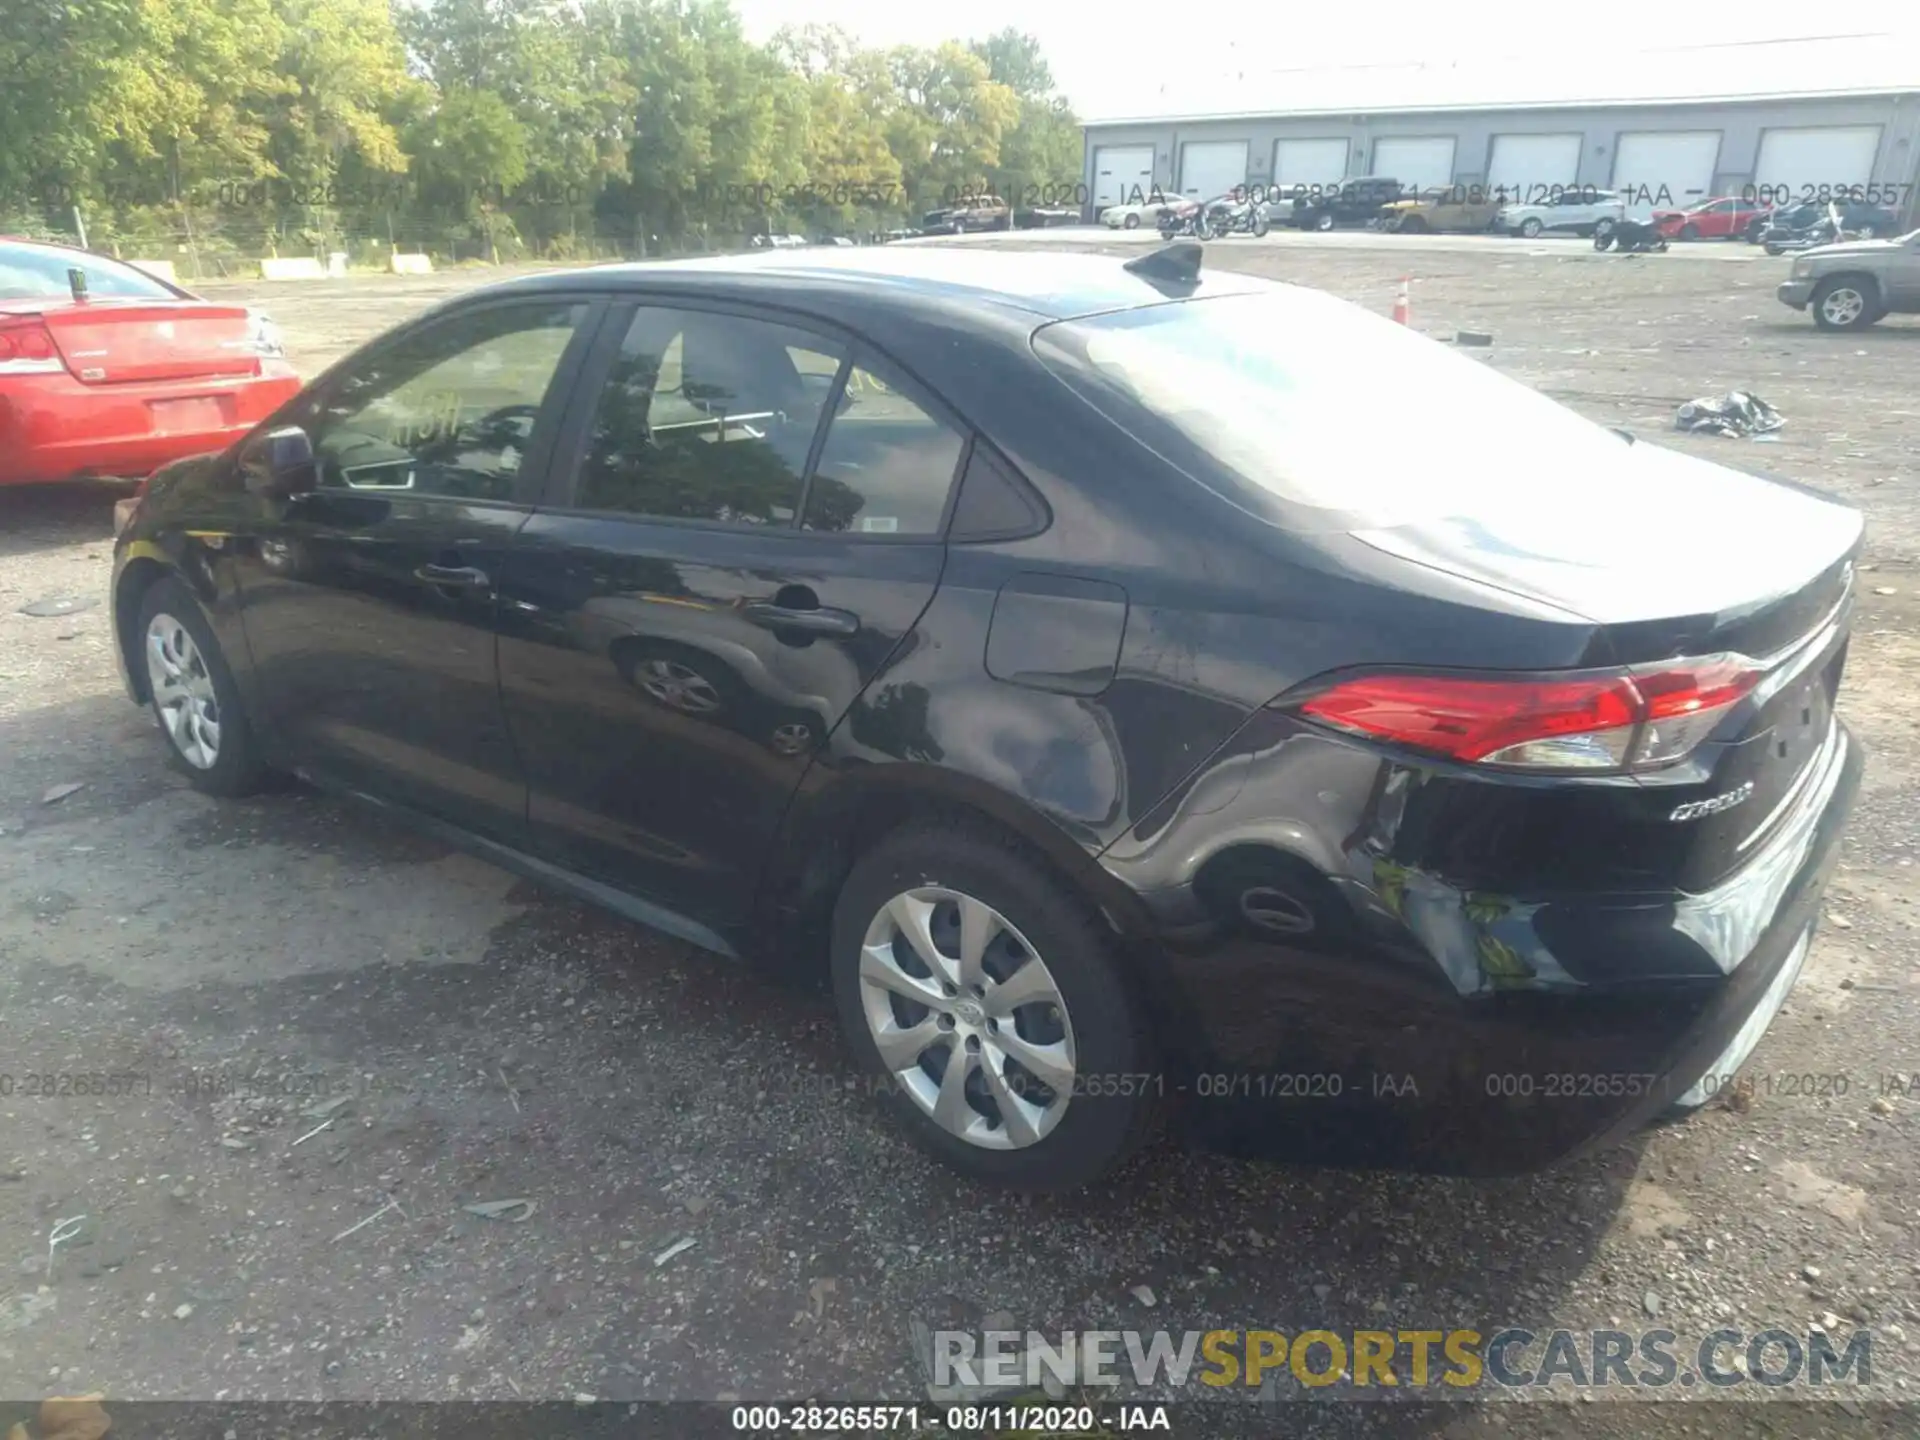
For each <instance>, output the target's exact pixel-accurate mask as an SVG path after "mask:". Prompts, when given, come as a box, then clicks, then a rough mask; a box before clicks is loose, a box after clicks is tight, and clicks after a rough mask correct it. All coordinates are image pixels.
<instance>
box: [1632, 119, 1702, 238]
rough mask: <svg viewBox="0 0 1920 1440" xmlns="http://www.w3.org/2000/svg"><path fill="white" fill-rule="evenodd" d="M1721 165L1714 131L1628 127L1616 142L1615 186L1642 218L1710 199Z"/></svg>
mask: <svg viewBox="0 0 1920 1440" xmlns="http://www.w3.org/2000/svg"><path fill="white" fill-rule="evenodd" d="M1719 164H1720V132H1719V131H1718V130H1630V131H1628V132H1627V133H1626V134H1624V135H1622V136H1621V137H1620V142H1619V144H1617V145H1616V146H1614V150H1613V188H1614V189H1616V190H1618V191H1619V192H1620V194H1621V197H1622V198H1623V199H1625V200H1626V202H1627V214H1629V215H1631V216H1632V217H1633V218H1634V219H1636V220H1645V219H1647V218H1648V217H1649V216H1651V215H1652V214H1653V212H1654V211H1655V210H1656V209H1660V210H1684V209H1686V208H1687V206H1689V205H1698V204H1699V203H1700V202H1701V201H1702V200H1706V199H1708V198H1710V197H1711V196H1712V194H1713V176H1714V171H1715V170H1716V168H1717V167H1718V166H1719Z"/></svg>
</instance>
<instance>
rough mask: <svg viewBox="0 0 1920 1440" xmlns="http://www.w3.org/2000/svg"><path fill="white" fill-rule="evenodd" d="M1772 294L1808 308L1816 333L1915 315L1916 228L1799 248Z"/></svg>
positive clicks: (1919, 296) (1919, 273) (1919, 304)
mask: <svg viewBox="0 0 1920 1440" xmlns="http://www.w3.org/2000/svg"><path fill="white" fill-rule="evenodd" d="M1774 293H1775V294H1776V295H1778V296H1779V298H1780V302H1781V303H1782V304H1784V305H1791V306H1792V307H1793V308H1794V309H1796V310H1812V311H1813V323H1814V324H1816V325H1818V326H1819V327H1820V328H1821V329H1822V330H1864V329H1866V328H1867V326H1869V325H1871V324H1873V323H1874V322H1875V321H1877V320H1879V319H1880V318H1881V317H1882V316H1886V315H1913V314H1920V230H1914V231H1910V232H1909V233H1907V234H1905V235H1901V236H1899V237H1898V238H1896V239H1892V240H1845V241H1842V242H1841V243H1840V244H1838V245H1816V246H1815V247H1814V248H1813V249H1811V250H1802V251H1801V252H1800V253H1799V254H1798V255H1796V256H1794V257H1793V269H1792V270H1790V271H1788V272H1787V278H1786V279H1785V280H1783V281H1782V282H1781V284H1780V288H1779V289H1778V290H1777V291H1775V292H1774Z"/></svg>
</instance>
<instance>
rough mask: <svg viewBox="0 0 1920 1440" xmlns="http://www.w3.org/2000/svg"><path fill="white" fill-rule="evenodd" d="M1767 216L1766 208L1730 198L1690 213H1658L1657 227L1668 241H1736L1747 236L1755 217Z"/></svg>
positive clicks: (1694, 208) (1704, 202) (1705, 202)
mask: <svg viewBox="0 0 1920 1440" xmlns="http://www.w3.org/2000/svg"><path fill="white" fill-rule="evenodd" d="M1766 213H1767V207H1766V206H1765V205H1760V204H1756V203H1754V202H1753V201H1750V200H1740V199H1736V198H1735V197H1733V196H1730V195H1729V196H1723V197H1721V198H1720V199H1718V200H1702V201H1701V202H1700V203H1699V204H1698V205H1695V206H1692V207H1691V208H1689V209H1686V210H1656V211H1654V212H1653V224H1654V228H1655V229H1656V230H1658V231H1659V232H1660V233H1661V235H1663V236H1664V237H1665V238H1667V239H1668V240H1732V239H1735V238H1737V237H1739V236H1743V235H1745V234H1746V233H1747V226H1748V225H1749V224H1751V223H1752V221H1753V219H1754V217H1755V216H1757V215H1764V214H1766Z"/></svg>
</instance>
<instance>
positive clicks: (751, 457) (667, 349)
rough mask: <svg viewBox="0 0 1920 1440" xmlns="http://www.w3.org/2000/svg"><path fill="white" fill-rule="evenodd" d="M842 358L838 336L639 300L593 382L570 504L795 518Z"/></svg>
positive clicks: (670, 514) (729, 520)
mask: <svg viewBox="0 0 1920 1440" xmlns="http://www.w3.org/2000/svg"><path fill="white" fill-rule="evenodd" d="M843 358H844V355H843V351H842V350H841V348H840V347H839V346H838V344H837V343H836V342H834V341H831V340H828V339H826V338H825V337H823V336H819V335H815V334H812V333H811V332H808V331H804V330H799V329H796V328H794V327H792V326H788V325H779V324H774V323H771V322H769V321H764V320H752V319H747V318H745V317H742V316H737V315H728V314H720V313H712V312H706V311H697V310H672V309H665V308H658V307H652V306H646V307H642V308H641V309H640V310H638V311H636V312H635V314H634V317H633V322H632V324H631V325H630V326H629V327H628V329H627V334H626V338H625V339H624V340H623V341H622V343H621V346H620V353H619V355H618V356H617V357H616V358H615V360H614V364H613V369H612V372H611V373H610V374H609V375H608V377H607V382H606V385H605V387H604V388H603V390H602V391H601V395H600V403H599V408H598V410H597V411H596V413H595V416H594V421H593V429H592V431H591V432H590V434H589V436H588V440H587V448H586V453H585V455H584V457H583V459H582V462H581V467H580V474H579V478H578V482H577V484H576V486H575V490H574V501H573V503H574V504H575V505H576V506H578V507H579V508H581V509H584V510H614V511H621V512H624V513H628V514H633V515H645V516H650V517H653V518H656V519H663V520H699V521H708V522H717V523H721V524H736V525H780V526H791V525H793V524H794V522H795V518H796V516H797V513H798V510H799V506H800V493H801V484H802V480H803V477H804V476H805V474H806V464H807V456H808V454H809V452H810V451H811V449H812V446H813V439H814V435H815V433H816V432H817V431H818V429H819V426H820V418H821V416H822V414H823V413H824V412H825V409H826V404H827V399H828V396H829V395H831V394H832V391H833V386H834V382H835V380H836V378H837V377H838V375H839V373H840V367H841V363H842V360H843Z"/></svg>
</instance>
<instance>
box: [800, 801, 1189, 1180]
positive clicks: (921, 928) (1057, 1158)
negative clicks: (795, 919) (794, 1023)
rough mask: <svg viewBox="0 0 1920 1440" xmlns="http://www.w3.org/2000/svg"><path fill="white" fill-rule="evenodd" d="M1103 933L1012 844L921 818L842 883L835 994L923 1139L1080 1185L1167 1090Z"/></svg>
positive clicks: (1019, 1173)
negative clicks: (926, 823)
mask: <svg viewBox="0 0 1920 1440" xmlns="http://www.w3.org/2000/svg"><path fill="white" fill-rule="evenodd" d="M1109 944H1110V932H1109V931H1108V930H1107V928H1106V927H1105V926H1104V925H1103V924H1102V923H1101V921H1100V918H1099V914H1098V912H1097V910H1096V909H1095V908H1094V907H1093V906H1091V905H1089V904H1088V903H1087V902H1086V900H1085V899H1084V898H1083V897H1082V896H1080V895H1078V894H1076V893H1075V892H1074V891H1073V890H1072V889H1071V888H1070V887H1068V886H1067V885H1065V884H1064V883H1062V882H1060V881H1059V880H1057V879H1055V878H1054V877H1053V876H1052V874H1050V873H1049V872H1048V870H1047V869H1046V867H1045V866H1044V865H1041V864H1037V863H1036V862H1035V859H1034V857H1033V856H1032V855H1031V854H1029V853H1028V852H1027V851H1026V849H1025V847H1023V846H1021V845H1020V844H1018V843H1017V842H1015V841H1013V840H1011V839H1009V838H1003V837H1001V836H999V835H997V834H993V833H989V832H987V831H985V830H981V829H975V828H971V827H968V826H964V825H963V826H960V827H954V826H951V825H947V826H940V827H934V826H922V825H913V826H909V827H908V828H906V829H904V830H901V831H898V832H896V833H895V834H894V835H892V836H890V837H888V838H887V839H886V840H885V841H883V842H882V843H880V844H879V845H876V846H874V847H873V848H872V849H871V850H869V851H868V852H867V853H866V854H865V855H864V856H862V857H861V859H860V860H859V861H858V862H857V863H856V864H855V865H854V867H853V871H852V873H851V874H850V875H848V877H847V880H846V884H845V885H844V886H843V887H842V889H841V892H840V898H839V902H838V903H837V905H836V906H835V908H834V916H833V944H832V971H833V990H834V998H835V1001H836V1003H837V1005H838V1008H839V1011H840V1021H841V1025H842V1027H843V1028H844V1030H845V1032H846V1036H847V1040H848V1043H849V1044H850V1045H851V1046H852V1048H853V1050H854V1053H855V1055H856V1057H857V1058H858V1060H859V1062H860V1065H861V1068H862V1069H864V1070H865V1071H866V1072H867V1073H868V1074H869V1075H870V1076H872V1077H874V1078H875V1079H876V1080H879V1081H882V1082H884V1084H883V1088H882V1090H881V1095H882V1103H883V1105H884V1106H885V1107H886V1108H887V1109H888V1110H889V1111H890V1112H891V1113H892V1115H893V1116H894V1118H895V1119H896V1121H897V1122H898V1123H899V1124H901V1125H902V1126H904V1127H905V1129H906V1131H907V1133H908V1135H909V1137H910V1138H911V1139H912V1141H913V1143H914V1144H916V1145H917V1146H919V1147H920V1148H921V1149H922V1150H925V1151H926V1152H927V1153H929V1154H931V1155H933V1156H935V1157H936V1158H938V1159H940V1160H942V1161H944V1162H945V1163H946V1164H947V1165H949V1166H951V1167H952V1168H954V1169H956V1170H958V1171H961V1172H962V1173H964V1174H966V1175H968V1176H970V1177H972V1178H974V1179H976V1180H981V1181H986V1182H989V1183H992V1184H996V1185H1001V1186H1005V1187H1007V1188H1010V1189H1018V1190H1031V1191H1059V1190H1072V1189H1077V1188H1079V1187H1081V1186H1084V1185H1087V1184H1090V1183H1092V1182H1093V1181H1095V1180H1098V1179H1100V1178H1101V1177H1102V1176H1105V1175H1107V1174H1109V1173H1111V1172H1112V1171H1113V1170H1115V1169H1116V1168H1118V1167H1119V1166H1120V1165H1121V1164H1123V1163H1124V1162H1125V1161H1126V1160H1127V1159H1128V1158H1129V1157H1131V1156H1132V1155H1133V1154H1134V1152H1135V1151H1137V1150H1138V1149H1139V1148H1140V1146H1141V1145H1142V1144H1143V1143H1144V1142H1145V1141H1146V1139H1147V1138H1148V1137H1149V1136H1150V1135H1151V1134H1152V1133H1153V1130H1154V1127H1155V1123H1156V1121H1157V1119H1158V1116H1159V1113H1160V1110H1161V1104H1162V1101H1163V1098H1164V1090H1165V1081H1164V1079H1163V1078H1162V1076H1161V1074H1160V1071H1159V1068H1158V1064H1157V1061H1156V1058H1155V1053H1154V1049H1153V1044H1152V1041H1151V1038H1150V1036H1149V1034H1148V1032H1147V1028H1146V1022H1145V1016H1144V1012H1143V1007H1142V1006H1141V1004H1140V1002H1139V1001H1138V999H1137V998H1136V997H1135V995H1134V993H1133V989H1132V986H1131V985H1130V983H1129V981H1128V978H1127V976H1126V974H1125V972H1124V971H1123V970H1122V968H1121V966H1120V964H1119V963H1118V962H1117V961H1116V960H1115V958H1114V957H1113V955H1112V953H1111V950H1110V949H1109ZM955 1067H958V1068H955Z"/></svg>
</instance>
